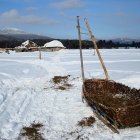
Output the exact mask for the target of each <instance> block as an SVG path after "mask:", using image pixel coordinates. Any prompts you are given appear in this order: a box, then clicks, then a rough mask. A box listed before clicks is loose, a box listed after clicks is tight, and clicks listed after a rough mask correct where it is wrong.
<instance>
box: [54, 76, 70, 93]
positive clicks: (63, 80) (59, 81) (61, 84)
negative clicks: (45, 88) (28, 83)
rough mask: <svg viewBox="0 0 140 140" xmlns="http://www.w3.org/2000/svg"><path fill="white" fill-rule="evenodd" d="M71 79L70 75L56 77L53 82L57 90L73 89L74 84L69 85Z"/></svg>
mask: <svg viewBox="0 0 140 140" xmlns="http://www.w3.org/2000/svg"><path fill="white" fill-rule="evenodd" d="M69 77H70V75H67V76H54V77H53V78H52V82H53V83H54V86H55V89H59V90H67V89H70V87H72V84H69Z"/></svg>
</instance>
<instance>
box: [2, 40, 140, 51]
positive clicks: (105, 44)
mask: <svg viewBox="0 0 140 140" xmlns="http://www.w3.org/2000/svg"><path fill="white" fill-rule="evenodd" d="M52 40H54V39H32V40H31V41H33V42H35V43H36V44H37V45H38V46H44V44H45V43H47V42H50V41H52ZM57 40H59V41H61V42H62V44H63V45H64V46H65V47H66V48H67V49H79V40H76V39H73V40H69V39H57ZM24 41H26V40H23V39H16V38H15V39H13V38H11V39H8V40H6V39H3V40H0V48H15V47H17V46H20V45H21V44H22V43H23V42H24ZM96 43H97V46H98V48H99V49H104V48H105V49H112V48H116V49H118V48H120V47H124V48H129V47H134V48H140V42H134V41H132V43H120V42H113V41H112V40H109V41H106V40H98V41H96ZM82 48H83V49H89V48H93V43H92V41H90V40H82Z"/></svg>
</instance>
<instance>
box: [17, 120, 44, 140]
mask: <svg viewBox="0 0 140 140" xmlns="http://www.w3.org/2000/svg"><path fill="white" fill-rule="evenodd" d="M43 126H44V125H43V124H42V123H35V122H34V123H32V124H31V125H30V126H28V127H26V126H24V127H23V128H22V132H21V133H20V134H19V137H18V138H17V140H21V139H22V138H24V139H26V140H45V139H44V138H43V136H42V135H43V134H42V133H41V132H39V130H40V129H41V128H42V127H43Z"/></svg>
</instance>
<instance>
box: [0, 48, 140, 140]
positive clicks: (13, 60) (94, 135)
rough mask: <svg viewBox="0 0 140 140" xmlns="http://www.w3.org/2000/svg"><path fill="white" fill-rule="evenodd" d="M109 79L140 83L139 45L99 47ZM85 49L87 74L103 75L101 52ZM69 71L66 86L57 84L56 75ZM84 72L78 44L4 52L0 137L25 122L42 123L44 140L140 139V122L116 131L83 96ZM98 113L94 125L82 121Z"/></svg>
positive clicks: (6, 138)
mask: <svg viewBox="0 0 140 140" xmlns="http://www.w3.org/2000/svg"><path fill="white" fill-rule="evenodd" d="M100 52H101V55H102V58H103V60H104V62H105V65H106V67H107V70H108V73H109V76H110V79H112V80H115V81H116V82H121V83H123V84H126V85H128V86H130V87H135V88H138V89H139V88H140V50H139V49H133V50H132V49H131V50H129V49H127V50H126V49H121V50H119V49H116V50H115V49H113V50H108V49H104V50H100ZM93 54H94V51H93V50H83V56H84V70H85V76H86V78H91V77H94V78H105V76H104V72H103V70H102V67H101V65H100V62H99V59H98V57H97V55H93ZM66 75H70V78H69V83H70V84H72V85H73V86H72V87H71V88H70V89H67V90H64V91H62V90H57V89H55V88H54V84H53V83H52V78H53V77H54V76H66ZM81 86H82V77H81V70H80V57H79V50H67V49H65V50H60V51H58V52H42V60H40V59H39V52H21V53H15V52H12V51H10V54H7V53H4V52H3V53H0V138H1V139H2V140H14V139H16V138H17V137H18V135H19V133H20V131H21V129H22V127H23V126H29V125H30V124H31V123H32V122H34V121H36V122H42V123H43V124H44V129H43V130H42V131H43V133H44V137H45V139H46V140H66V139H69V140H74V139H77V138H79V139H84V140H86V139H89V140H139V139H140V126H139V127H133V128H126V129H120V134H116V133H113V132H112V131H111V130H110V129H109V128H108V127H106V126H105V125H104V124H103V123H102V122H101V121H100V120H98V119H97V118H96V117H95V116H94V115H93V112H92V110H91V109H90V107H88V106H86V104H85V103H83V102H82V99H81ZM90 116H94V117H95V118H96V122H95V123H94V124H93V125H92V126H86V127H83V128H82V127H80V126H78V125H77V124H78V121H81V120H82V119H83V118H84V117H90Z"/></svg>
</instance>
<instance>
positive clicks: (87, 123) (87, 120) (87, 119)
mask: <svg viewBox="0 0 140 140" xmlns="http://www.w3.org/2000/svg"><path fill="white" fill-rule="evenodd" d="M94 122H95V118H94V117H92V116H90V117H85V118H83V119H82V120H81V121H79V122H78V125H79V126H82V127H84V126H91V125H92V124H93V123H94Z"/></svg>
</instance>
